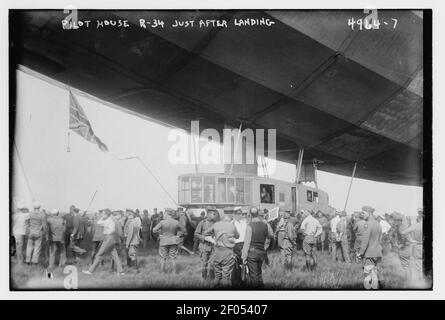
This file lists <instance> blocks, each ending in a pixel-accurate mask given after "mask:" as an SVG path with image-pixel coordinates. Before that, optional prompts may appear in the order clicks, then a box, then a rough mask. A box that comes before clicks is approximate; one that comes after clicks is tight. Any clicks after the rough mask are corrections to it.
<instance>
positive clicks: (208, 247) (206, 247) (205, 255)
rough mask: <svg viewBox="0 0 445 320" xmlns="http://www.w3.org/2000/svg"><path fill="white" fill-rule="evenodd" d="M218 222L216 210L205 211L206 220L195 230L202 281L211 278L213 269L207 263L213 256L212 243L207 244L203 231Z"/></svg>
mask: <svg viewBox="0 0 445 320" xmlns="http://www.w3.org/2000/svg"><path fill="white" fill-rule="evenodd" d="M217 220H219V213H218V211H216V210H207V218H206V219H204V220H202V221H201V222H200V223H199V224H198V226H197V227H196V229H195V238H197V239H198V240H199V246H198V248H199V258H200V259H201V274H202V278H203V279H207V278H208V277H210V278H211V277H212V275H213V268H212V267H211V264H210V263H209V261H210V257H211V256H212V254H213V251H214V247H213V243H211V242H209V241H208V240H207V239H206V237H205V236H204V231H205V230H208V229H210V228H211V227H212V225H213V224H214V223H215V222H216V221H217Z"/></svg>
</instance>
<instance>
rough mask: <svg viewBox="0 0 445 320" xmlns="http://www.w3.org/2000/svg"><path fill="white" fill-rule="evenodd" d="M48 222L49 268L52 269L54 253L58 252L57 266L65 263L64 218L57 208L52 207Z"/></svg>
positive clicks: (54, 259)
mask: <svg viewBox="0 0 445 320" xmlns="http://www.w3.org/2000/svg"><path fill="white" fill-rule="evenodd" d="M47 222H48V238H49V268H50V269H53V268H54V267H55V263H56V254H57V252H58V253H59V266H60V267H63V266H64V265H65V263H66V248H65V220H64V219H63V218H62V217H61V216H60V215H59V210H57V209H54V210H53V211H52V212H51V216H49V217H48V219H47Z"/></svg>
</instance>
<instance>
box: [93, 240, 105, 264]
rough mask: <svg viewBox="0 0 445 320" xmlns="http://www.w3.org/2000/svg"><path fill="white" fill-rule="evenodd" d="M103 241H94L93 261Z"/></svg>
mask: <svg viewBox="0 0 445 320" xmlns="http://www.w3.org/2000/svg"><path fill="white" fill-rule="evenodd" d="M102 242H103V241H93V243H92V245H91V263H93V262H94V258H95V257H96V254H97V252H98V251H99V249H100V246H101V244H102Z"/></svg>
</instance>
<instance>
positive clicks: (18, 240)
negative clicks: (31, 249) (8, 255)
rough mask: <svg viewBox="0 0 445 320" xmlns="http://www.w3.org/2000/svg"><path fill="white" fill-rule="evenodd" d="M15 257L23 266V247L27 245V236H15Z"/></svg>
mask: <svg viewBox="0 0 445 320" xmlns="http://www.w3.org/2000/svg"><path fill="white" fill-rule="evenodd" d="M14 239H15V256H16V258H17V263H19V264H22V263H23V262H24V261H23V258H24V257H23V245H24V244H25V235H15V236H14Z"/></svg>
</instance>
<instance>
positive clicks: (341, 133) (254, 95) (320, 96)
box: [10, 10, 423, 185]
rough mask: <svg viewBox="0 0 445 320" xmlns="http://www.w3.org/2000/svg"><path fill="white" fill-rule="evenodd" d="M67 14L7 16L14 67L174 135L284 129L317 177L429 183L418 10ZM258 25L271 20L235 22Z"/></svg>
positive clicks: (284, 154) (287, 145)
mask: <svg viewBox="0 0 445 320" xmlns="http://www.w3.org/2000/svg"><path fill="white" fill-rule="evenodd" d="M66 16H67V14H64V13H63V11H61V10H57V11H56V10H53V11H49V10H47V11H21V12H14V13H12V14H11V19H10V21H11V34H12V38H11V40H12V42H11V43H12V51H11V52H12V54H13V57H14V58H15V60H14V63H18V64H19V65H23V66H25V67H26V68H28V69H31V70H33V71H36V72H38V73H39V74H42V75H45V76H47V77H50V78H52V79H55V80H57V81H60V82H63V83H65V84H67V85H69V86H71V87H73V88H76V89H79V90H82V91H84V92H86V93H88V94H91V95H93V96H95V97H97V98H99V99H102V100H104V101H106V102H109V103H110V104H114V105H118V106H120V107H122V108H124V109H126V110H128V111H130V112H134V113H136V114H139V115H141V116H148V117H150V118H152V119H156V120H158V121H162V122H163V123H166V124H169V125H171V126H175V127H179V128H184V129H188V130H190V121H191V120H199V121H200V128H201V129H205V128H209V127H211V128H216V129H222V128H224V126H232V127H239V125H240V124H241V123H242V124H243V125H244V127H249V128H253V129H256V128H264V129H267V128H276V129H277V159H279V160H282V161H286V162H290V163H296V159H297V157H298V151H297V150H298V148H304V149H305V153H304V159H305V160H308V161H312V160H313V159H317V160H318V161H319V164H318V168H319V169H320V170H324V171H328V172H333V173H337V174H342V175H351V173H352V169H353V166H354V163H357V171H356V177H359V178H364V179H371V180H375V181H383V182H391V183H398V184H407V185H422V183H423V177H422V176H423V174H422V161H423V160H422V154H423V18H422V13H421V12H420V13H419V12H413V11H408V10H401V11H395V10H379V11H378V18H379V21H380V24H381V25H380V28H379V29H372V30H365V29H364V28H363V30H359V29H360V28H359V26H358V25H357V24H356V25H355V27H354V30H352V28H351V25H348V20H349V19H351V18H354V19H355V20H356V21H357V19H360V18H363V17H366V14H365V13H363V11H348V10H344V11H289V10H287V11H231V10H229V11H158V12H156V11H94V10H91V11H88V10H87V11H85V10H80V11H79V12H78V19H79V20H80V21H91V22H90V25H89V27H88V28H86V27H85V26H83V27H80V28H78V29H74V30H64V29H63V28H62V20H63V19H64V18H65V17H66ZM262 18H264V20H263V21H266V20H265V19H269V21H274V22H275V23H274V24H273V25H271V26H265V25H255V26H244V27H242V26H236V25H235V22H239V21H240V19H262ZM140 19H144V21H146V22H147V24H146V28H143V27H141V26H140ZM153 19H157V20H158V21H161V20H162V21H164V28H162V27H160V26H157V27H154V26H155V25H156V20H153ZM175 19H176V20H182V21H185V20H188V21H194V27H189V28H184V27H183V28H173V27H172V24H175V21H174V20H175ZM97 20H99V21H102V23H103V21H104V20H112V21H115V23H117V24H119V20H121V21H120V24H122V22H123V21H125V20H126V21H127V22H126V23H128V24H129V27H118V25H116V26H114V27H112V26H104V27H102V26H101V25H100V26H99V27H98V26H97ZM200 20H202V21H204V22H205V21H207V20H209V21H212V20H220V21H227V27H225V26H223V27H218V26H217V25H216V22H209V23H210V25H208V26H206V25H202V26H199V25H198V23H199V21H200ZM256 21H260V20H256ZM148 22H151V24H149V23H148ZM212 23H214V24H215V26H214V27H213V26H212Z"/></svg>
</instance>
